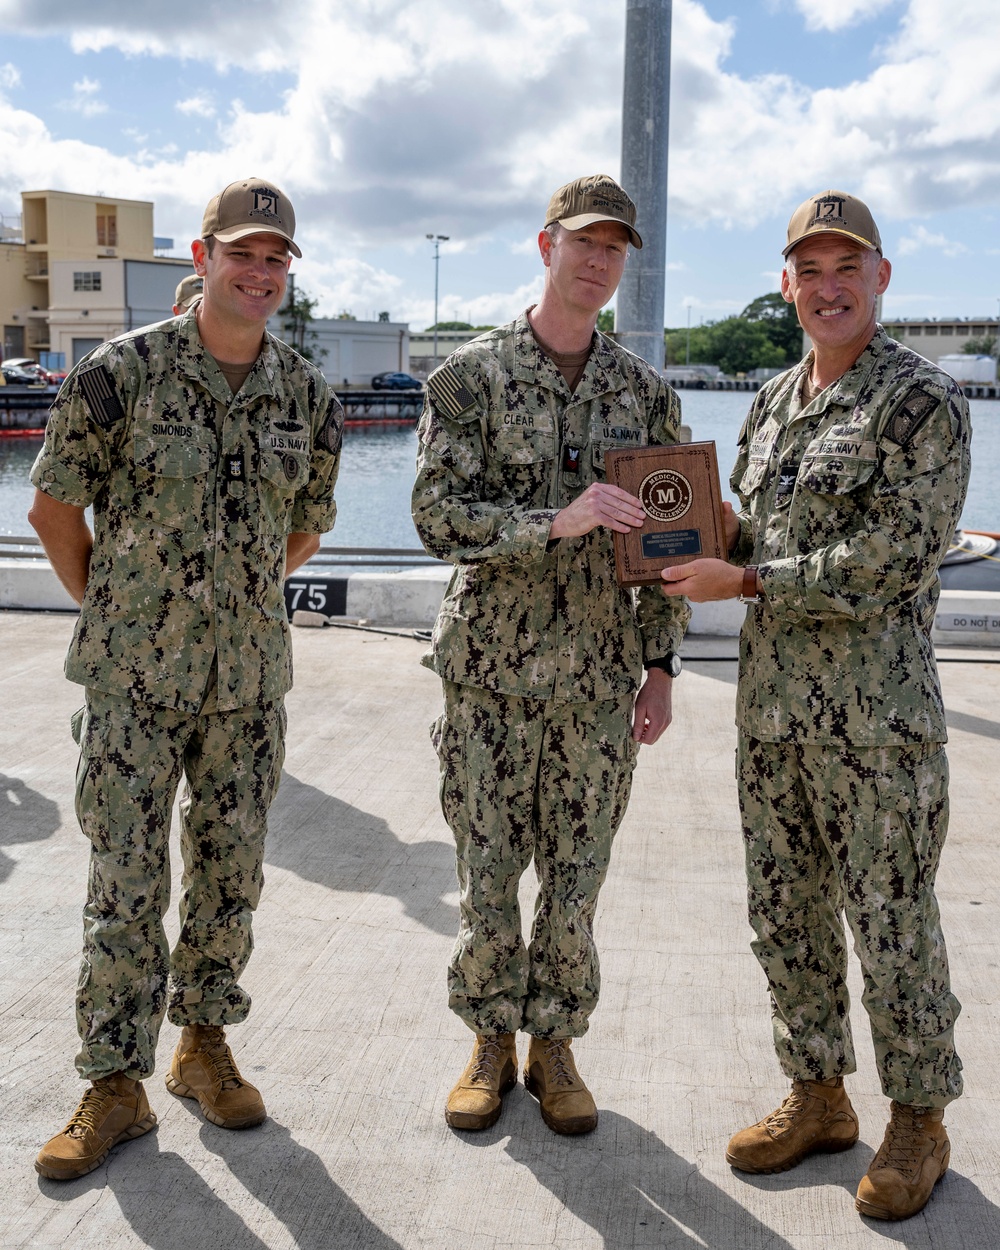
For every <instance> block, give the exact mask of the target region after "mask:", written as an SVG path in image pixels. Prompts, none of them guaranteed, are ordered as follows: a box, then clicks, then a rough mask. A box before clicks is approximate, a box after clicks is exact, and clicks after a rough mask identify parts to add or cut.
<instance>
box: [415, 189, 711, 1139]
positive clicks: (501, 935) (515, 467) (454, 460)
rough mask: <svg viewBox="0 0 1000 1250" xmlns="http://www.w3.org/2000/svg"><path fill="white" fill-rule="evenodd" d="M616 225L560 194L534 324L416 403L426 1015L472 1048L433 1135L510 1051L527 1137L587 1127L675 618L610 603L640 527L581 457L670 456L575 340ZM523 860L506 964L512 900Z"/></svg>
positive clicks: (501, 1069) (666, 419) (504, 1078)
mask: <svg viewBox="0 0 1000 1250" xmlns="http://www.w3.org/2000/svg"><path fill="white" fill-rule="evenodd" d="M635 216H636V208H635V205H634V204H633V202H632V201H631V199H629V197H628V196H627V195H626V193H625V191H624V190H623V189H622V188H621V187H620V186H619V185H618V183H617V182H615V180H614V179H613V178H610V177H608V175H607V174H595V175H593V176H591V177H584V178H578V179H576V181H574V182H571V183H568V184H567V185H566V186H564V187H560V188H559V190H558V191H556V192H555V193H554V195H553V196H552V199H551V201H550V202H549V208H548V213H547V214H546V217H545V227H544V229H543V230H542V231H541V232H540V233H539V235H538V248H539V251H540V254H541V260H542V264H543V266H544V270H545V280H544V289H543V292H542V297H541V299H540V300H539V302H538V304H536V305H534V306H533V307H531V308H529V309H528V310H527V311H526V312H524V313H522V314H521V316H519V317H518V318H517V319H516V320H515V321H513V322H511V323H510V324H509V325H505V326H500V327H499V328H497V329H496V330H492V331H490V333H489V334H484V335H482V336H480V337H479V338H477V339H473V340H472V342H470V343H467V344H465V345H464V346H463V347H460V348H459V349H458V351H456V352H454V353H453V354H452V355H451V356H450V357H449V358H448V360H447V362H446V363H445V364H444V365H443V366H442V367H441V368H440V369H438V370H437V371H436V372H435V373H433V374H431V376H430V378H429V379H428V383H427V398H426V402H425V407H424V412H423V415H422V417H421V420H420V427H419V432H418V433H419V439H420V448H419V453H418V464H417V481H416V485H415V487H414V490H413V517H414V522H415V524H416V527H417V531H418V533H419V534H420V537H421V539H422V540H423V542H424V545H425V546H426V548H427V550H428V551H430V552H431V553H432V554H434V555H436V556H438V557H440V558H441V559H444V560H450V561H451V562H452V563H453V564H454V565H455V571H454V573H453V575H452V578H451V582H450V584H449V586H448V591H447V593H446V595H445V598H444V602H443V604H442V606H441V611H440V614H439V616H438V620H437V625H436V627H435V630H434V639H433V651H432V655H431V656H430V657H429V659H428V661H427V662H428V663H429V665H430V666H431V667H432V668H433V669H434V671H435V672H436V673H438V674H439V676H440V677H441V678H442V680H443V685H444V704H445V711H444V715H443V716H442V717H441V719H440V720H439V721H438V722H437V724H436V726H435V728H434V740H435V744H436V746H437V750H438V754H439V757H440V761H441V800H442V806H443V809H444V814H445V818H446V819H447V821H448V823H449V825H450V826H451V830H452V833H453V834H454V837H455V844H456V851H457V868H458V878H459V886H460V890H461V927H460V930H459V934H458V939H457V942H456V945H455V950H454V953H453V955H452V959H451V964H450V966H449V969H448V989H449V1003H450V1006H451V1008H452V1010H453V1011H454V1012H455V1013H456V1014H457V1015H458V1016H459V1017H460V1019H461V1020H463V1021H464V1023H465V1024H466V1025H468V1027H469V1028H470V1029H471V1030H472V1031H473V1032H474V1033H475V1035H476V1040H475V1043H474V1046H473V1051H472V1057H471V1059H470V1061H469V1064H468V1066H467V1067H466V1069H465V1071H464V1073H463V1074H462V1076H461V1077H460V1079H459V1081H458V1083H457V1084H456V1086H455V1087H454V1089H453V1090H452V1091H451V1094H450V1095H449V1097H448V1102H447V1106H446V1109H445V1117H446V1120H447V1122H448V1124H449V1125H451V1126H452V1127H453V1128H457V1129H467V1130H477V1129H483V1128H487V1127H489V1125H491V1124H493V1123H494V1122H495V1121H496V1119H497V1117H498V1116H499V1115H500V1111H501V1099H502V1097H503V1095H504V1094H505V1093H506V1092H507V1091H508V1090H509V1089H510V1088H512V1086H513V1085H514V1083H515V1081H516V1079H517V1071H516V1069H517V1055H516V1050H515V1037H516V1034H517V1032H518V1030H523V1031H524V1032H526V1033H527V1034H529V1036H530V1042H529V1045H528V1056H527V1062H526V1064H525V1069H524V1079H525V1084H526V1085H527V1087H528V1089H529V1090H530V1091H531V1092H532V1093H533V1094H535V1095H536V1097H537V1098H538V1099H539V1102H540V1107H541V1114H542V1117H543V1118H544V1120H545V1123H546V1124H547V1125H548V1126H549V1127H550V1128H551V1129H553V1130H554V1131H555V1132H557V1133H586V1132H589V1131H590V1130H591V1129H593V1128H594V1127H595V1126H596V1124H597V1107H596V1104H595V1102H594V1099H593V1097H592V1095H591V1093H590V1091H589V1090H588V1089H587V1087H586V1085H585V1084H584V1082H583V1080H582V1079H581V1077H580V1075H579V1073H578V1072H577V1070H576V1066H575V1063H574V1058H573V1052H572V1051H571V1049H570V1046H571V1043H572V1040H573V1039H574V1038H578V1037H582V1036H583V1034H584V1033H585V1032H586V1031H587V1026H588V1021H589V1018H590V1015H591V1013H592V1012H593V1010H594V1008H595V1007H596V1005H597V998H598V993H599V990H600V972H599V966H598V957H597V947H596V945H595V942H594V935H593V920H594V910H595V908H596V905H597V896H598V893H599V891H600V888H601V884H602V882H603V881H604V877H605V874H606V873H607V870H608V863H609V860H610V856H611V844H612V840H613V838H614V835H615V831H616V830H617V828H618V825H619V824H620V822H621V819H622V816H623V815H624V813H625V807H626V804H627V803H628V797H629V791H630V786H631V779H632V770H633V767H634V765H635V762H636V758H637V752H638V748H639V744H640V743H646V744H647V745H649V744H652V743H654V742H655V741H656V740H657V739H658V738H659V737H660V735H661V734H662V733H663V731H664V730H665V729H666V728H667V726H668V725H669V724H670V717H671V711H670V691H671V680H672V677H673V676H675V675H676V673H677V671H678V667H679V663H680V662H679V660H678V659H677V655H676V652H677V649H678V648H679V646H680V641H681V638H682V636H683V634H684V628H685V625H686V623H687V619H688V615H689V613H688V609H687V608H686V606H684V605H683V604H681V603H679V602H678V603H667V602H666V601H665V600H664V599H663V598H662V596H661V595H659V594H658V593H657V592H656V589H655V588H653V589H649V588H644V589H643V590H641V591H640V592H639V594H638V597H637V599H634V598H633V595H632V592H631V591H628V590H623V589H621V587H619V586H618V584H617V583H616V581H615V573H614V558H613V554H612V531H613V530H617V531H618V532H619V533H627V532H628V530H629V529H630V528H631V527H632V526H636V525H641V524H642V522H643V519H644V515H645V514H644V513H643V510H642V506H641V505H640V503H639V501H638V500H637V499H636V498H635V496H633V495H629V494H627V493H626V492H625V491H623V490H619V489H618V488H617V487H616V486H612V485H610V484H609V483H607V482H606V481H605V474H604V456H605V452H607V451H608V450H610V449H611V448H613V447H636V446H645V445H647V444H650V443H653V444H663V443H673V442H676V441H677V434H678V427H679V423H680V405H679V404H678V401H677V396H676V395H675V394H674V393H673V391H672V390H671V389H670V387H668V386H667V385H666V383H665V382H664V381H663V379H662V378H661V377H660V376H659V374H658V373H657V372H656V370H655V369H653V368H652V367H651V366H650V365H648V364H646V362H645V361H643V360H640V359H639V357H637V356H634V355H632V353H631V352H628V351H626V350H625V349H624V348H622V347H620V346H618V344H616V343H615V342H614V341H613V340H611V339H609V338H605V336H604V335H603V334H600V333H598V332H597V330H596V325H597V316H598V313H599V312H600V310H601V309H602V308H603V307H604V305H605V304H607V303H608V302H609V301H610V300H611V298H612V296H613V295H614V293H615V290H616V288H617V286H618V283H619V281H620V279H621V276H622V272H623V270H624V267H625V262H626V257H627V255H628V249H629V246H630V245H631V246H633V247H641V246H642V239H641V238H640V237H639V234H638V232H637V231H636V229H635ZM644 666H645V668H646V669H647V672H646V675H645V680H642V681H640V679H641V675H642V671H643V667H644ZM532 858H533V859H534V863H535V867H536V870H537V872H538V877H539V897H538V903H537V906H536V910H535V921H534V929H533V933H532V939H531V944H530V946H529V947H528V948H527V949H525V946H524V943H523V941H522V939H521V917H520V912H519V909H518V882H519V880H520V878H521V875H522V874H523V873H524V872H525V870H526V869H527V867H528V864H529V863H531V861H532Z"/></svg>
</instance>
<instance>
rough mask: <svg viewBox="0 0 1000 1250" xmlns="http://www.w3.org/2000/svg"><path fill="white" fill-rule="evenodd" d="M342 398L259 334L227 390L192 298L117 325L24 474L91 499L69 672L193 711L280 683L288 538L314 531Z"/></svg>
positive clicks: (74, 498)
mask: <svg viewBox="0 0 1000 1250" xmlns="http://www.w3.org/2000/svg"><path fill="white" fill-rule="evenodd" d="M342 428H343V410H342V408H341V406H340V403H339V402H338V400H337V399H336V397H335V396H334V395H333V393H332V392H331V391H330V389H329V387H328V386H327V384H326V382H325V380H324V378H323V376H322V374H321V373H320V372H319V370H318V369H316V368H315V366H313V365H311V364H309V363H308V362H306V361H305V360H303V359H302V357H300V356H299V355H298V354H297V353H296V352H294V351H293V350H292V349H291V348H290V347H287V346H286V345H285V344H284V343H281V342H280V341H279V340H277V339H274V338H272V337H271V336H270V335H267V336H266V339H265V346H264V348H263V351H262V352H261V355H260V357H259V358H258V360H257V362H256V364H255V365H254V368H253V370H252V371H251V373H250V375H249V377H248V378H247V379H246V381H245V383H244V384H243V387H242V389H241V390H240V391H239V393H238V394H237V395H235V396H234V395H233V394H232V392H231V390H230V388H229V384H228V383H227V382H226V380H225V378H224V377H223V375H222V373H221V372H220V370H219V368H218V366H217V365H216V363H215V361H214V360H213V358H212V357H211V356H210V355H209V354H208V353H207V352H206V351H205V350H204V348H203V346H202V344H201V339H200V337H199V335H198V328H197V321H196V318H195V312H194V311H191V312H189V313H187V314H186V315H184V316H182V317H179V318H175V319H172V320H170V321H165V322H163V323H161V324H159V325H154V326H147V327H146V328H144V329H141V330H136V331H133V332H132V333H129V334H126V335H123V336H122V337H120V338H118V339H115V340H113V341H112V342H110V343H105V344H104V345H103V346H101V347H99V348H97V349H96V351H94V352H92V353H91V354H90V355H89V356H87V358H86V359H85V360H84V361H83V362H82V363H81V364H80V365H78V366H77V367H76V368H75V369H74V370H73V371H72V373H71V374H70V375H69V377H68V378H67V379H66V381H65V383H64V384H63V387H62V389H61V390H60V392H59V395H58V398H57V399H56V402H55V404H54V405H53V408H52V412H51V415H50V417H49V421H48V425H47V428H46V434H45V446H44V447H43V448H42V450H41V452H40V453H39V455H38V459H37V460H36V462H35V465H34V468H33V469H32V474H31V480H32V482H33V483H34V485H35V486H37V487H39V488H40V489H41V490H43V491H44V492H45V493H46V494H48V495H51V496H52V497H53V498H54V499H57V500H60V501H61V502H62V503H67V504H73V505H74V506H76V507H86V506H87V505H89V504H91V503H92V504H93V505H94V553H93V557H92V559H91V565H90V575H89V578H88V581H87V590H86V595H85V598H84V602H83V608H82V610H81V613H80V619H79V623H78V625H77V628H76V631H75V633H74V636H73V641H72V643H71V645H70V649H69V655H68V657H67V661H66V676H67V677H68V678H69V679H70V680H71V681H75V682H80V683H81V684H82V685H85V686H88V687H92V688H95V689H99V690H105V691H108V692H124V691H129V692H130V693H131V694H132V696H133V697H134V698H136V699H137V700H139V701H141V702H149V703H155V704H158V705H161V706H164V707H176V708H181V709H185V710H187V711H189V712H196V711H197V710H198V708H199V707H200V705H201V702H202V700H203V698H204V696H205V692H206V689H207V687H208V681H209V674H210V671H211V668H212V664H213V657H216V656H217V660H218V697H219V707H220V709H221V710H223V711H230V710H232V709H234V708H238V707H249V706H251V705H253V704H257V703H260V702H270V701H275V700H278V699H280V698H281V696H282V695H283V694H284V693H285V691H286V690H288V688H289V686H290V685H291V651H290V647H289V639H288V623H287V620H286V616H285V606H284V599H283V592H282V580H283V570H284V558H285V540H286V538H287V536H288V535H289V534H290V533H323V532H325V531H326V530H329V529H330V528H331V527H332V525H333V522H334V517H335V514H336V509H335V505H334V502H333V487H334V483H335V481H336V477H337V470H338V467H339V460H340V439H341V432H342Z"/></svg>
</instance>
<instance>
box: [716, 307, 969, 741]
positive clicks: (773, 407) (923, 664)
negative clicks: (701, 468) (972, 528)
mask: <svg viewBox="0 0 1000 1250" xmlns="http://www.w3.org/2000/svg"><path fill="white" fill-rule="evenodd" d="M811 362H812V355H811V354H810V355H809V356H807V357H806V359H805V360H804V361H802V363H801V364H799V365H797V366H796V367H795V368H793V369H790V370H789V371H788V372H787V373H784V374H782V375H781V376H780V377H777V378H775V379H774V380H773V381H771V382H769V383H768V384H767V385H766V386H764V387H762V388H761V390H760V392H759V393H758V395H757V398H756V400H755V402H754V404H753V406H752V408H751V410H750V414H749V416H748V417H747V420H746V422H745V424H744V427H743V430H742V432H741V434H740V439H739V453H738V457H737V460H736V466H735V468H734V470H733V473H732V477H731V479H730V480H731V483H732V486H733V489H734V490H735V491H736V492H737V493H738V495H739V497H740V500H741V501H742V504H743V509H744V513H745V515H744V516H743V517H741V533H740V540H739V544H738V546H737V549H736V551H735V553H734V555H733V560H734V562H735V563H737V564H756V565H758V567H759V570H760V578H761V583H762V585H763V588H764V597H763V601H762V602H761V603H759V604H756V605H754V606H752V607H751V608H749V609H748V611H747V617H746V622H745V624H744V627H743V633H742V640H741V656H740V682H739V695H738V701H737V722H738V724H739V727H740V729H741V730H742V732H744V733H745V734H748V735H750V736H751V737H754V738H758V739H760V740H762V741H765V742H782V741H795V742H808V743H814V744H822V743H827V744H831V743H850V744H852V745H854V746H857V747H873V746H882V745H892V744H904V743H912V742H944V741H945V740H946V739H947V734H946V732H945V723H944V708H943V705H942V701H941V690H940V684H939V681H938V675H937V668H936V665H935V662H934V652H933V649H932V647H931V640H930V631H931V625H932V622H933V619H934V612H935V608H936V606H937V600H938V595H939V591H940V582H939V579H938V569H939V567H940V565H941V561H942V560H943V559H944V556H945V553H946V552H947V549H948V544H949V542H950V541H951V538H952V535H953V533H954V530H955V526H956V525H957V523H958V521H959V517H960V515H961V511H962V505H963V502H964V500H965V491H966V486H967V484H968V477H969V445H970V440H971V429H970V425H969V409H968V404H967V403H966V401H965V399H964V397H963V396H962V393H961V391H960V390H959V388H958V387H957V386H956V384H955V383H954V382H953V381H952V380H951V378H949V377H948V376H947V375H946V374H945V373H943V372H942V371H941V370H940V369H938V368H937V367H936V366H935V365H933V364H931V363H930V362H929V361H927V360H924V359H923V357H922V356H918V355H917V354H916V353H915V352H912V351H910V350H909V349H908V348H905V347H902V346H900V345H899V344H898V343H896V342H894V341H893V340H891V339H890V338H889V337H888V336H887V335H886V333H885V331H884V330H882V329H881V327H879V328H878V330H877V331H876V333H875V336H874V337H873V338H872V340H871V342H870V343H869V344H868V346H867V348H866V349H865V350H864V352H862V354H861V356H860V357H859V358H858V360H857V361H856V363H855V364H854V365H853V366H852V368H850V369H849V370H848V371H847V372H846V373H845V374H844V375H843V376H842V377H841V378H839V379H838V380H837V381H836V382H834V383H832V384H831V385H830V386H828V387H827V388H826V389H825V390H824V391H823V392H822V393H821V394H819V395H818V396H816V398H815V399H814V400H813V401H812V402H811V403H810V404H809V405H808V406H807V407H806V408H804V409H803V408H802V406H801V389H800V388H801V383H802V379H803V376H804V375H805V373H806V371H807V370H808V369H809V367H810V365H811Z"/></svg>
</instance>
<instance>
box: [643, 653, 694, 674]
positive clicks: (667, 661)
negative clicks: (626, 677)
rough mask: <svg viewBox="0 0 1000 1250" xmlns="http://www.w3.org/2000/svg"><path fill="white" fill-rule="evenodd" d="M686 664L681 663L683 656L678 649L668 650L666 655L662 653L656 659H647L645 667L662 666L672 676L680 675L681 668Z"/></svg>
mask: <svg viewBox="0 0 1000 1250" xmlns="http://www.w3.org/2000/svg"><path fill="white" fill-rule="evenodd" d="M683 667H684V665H683V664H682V663H681V657H680V656H679V655H678V654H677V652H676V651H668V652H667V654H666V655H662V656H660V657H659V659H656V660H647V661H646V662H645V664H644V665H643V668H646V669H650V668H662V669H663V671H664V672H665V673H668V674H669V675H670V676H671V677H680V675H681V669H682V668H683Z"/></svg>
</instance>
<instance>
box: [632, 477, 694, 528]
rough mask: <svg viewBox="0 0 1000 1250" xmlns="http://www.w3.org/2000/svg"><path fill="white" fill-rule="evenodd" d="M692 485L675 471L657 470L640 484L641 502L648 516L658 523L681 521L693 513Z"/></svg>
mask: <svg viewBox="0 0 1000 1250" xmlns="http://www.w3.org/2000/svg"><path fill="white" fill-rule="evenodd" d="M693 500H694V494H693V492H692V490H691V483H690V482H689V481H688V480H687V478H686V477H685V476H684V475H683V473H677V472H676V471H675V470H674V469H657V470H656V472H655V473H650V474H649V476H648V477H645V478H643V480H642V482H641V483H640V484H639V502H640V503H641V504H642V506H643V509H644V511H645V513H646V516H651V517H653V518H654V520H657V521H679V520H680V518H681V517H682V516H684V515H685V514H686V513H688V512H690V511H691V503H692V501H693Z"/></svg>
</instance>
